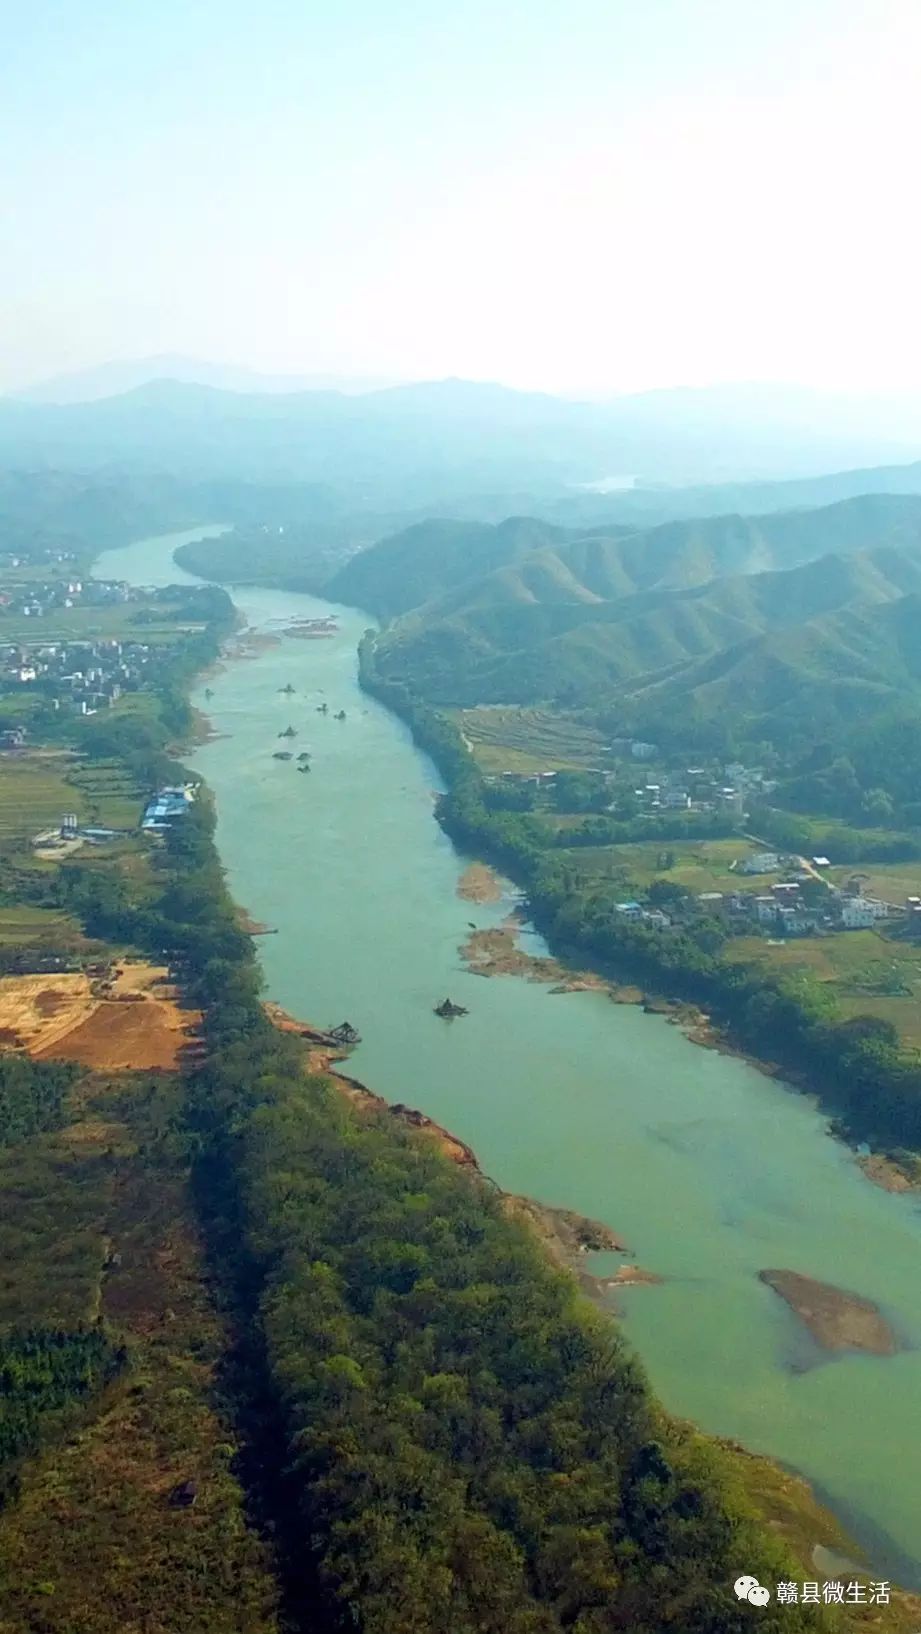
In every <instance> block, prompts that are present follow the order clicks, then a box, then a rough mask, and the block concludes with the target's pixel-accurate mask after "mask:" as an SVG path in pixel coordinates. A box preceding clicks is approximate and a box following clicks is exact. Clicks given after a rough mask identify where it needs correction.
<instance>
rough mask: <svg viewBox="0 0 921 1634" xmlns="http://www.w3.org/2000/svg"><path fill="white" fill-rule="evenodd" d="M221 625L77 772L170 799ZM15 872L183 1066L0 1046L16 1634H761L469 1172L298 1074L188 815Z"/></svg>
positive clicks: (783, 1568)
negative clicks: (97, 959)
mask: <svg viewBox="0 0 921 1634" xmlns="http://www.w3.org/2000/svg"><path fill="white" fill-rule="evenodd" d="M229 620H230V606H229V603H227V602H226V600H225V599H224V598H222V597H220V596H219V595H217V596H213V598H212V601H211V605H210V615H209V622H208V626H207V629H206V630H205V631H204V632H201V633H199V634H198V635H194V636H192V637H190V638H189V639H188V641H187V642H186V643H185V644H180V647H179V649H178V650H177V651H176V653H174V654H173V657H174V659H175V662H170V661H168V660H166V659H165V660H164V664H163V669H162V673H161V676H160V679H159V682H158V684H157V686H156V688H155V690H154V692H153V693H152V694H151V695H150V707H149V708H147V709H145V710H144V711H143V712H142V713H141V714H140V715H139V714H138V712H137V711H134V710H127V709H126V710H121V709H118V708H116V709H115V710H112V711H110V712H108V713H107V714H106V715H105V716H102V717H99V718H94V719H93V720H91V721H89V722H87V723H85V724H84V725H81V726H80V728H79V738H78V742H79V745H80V747H81V748H82V750H83V751H84V752H85V753H86V754H88V755H89V756H90V757H91V758H92V757H93V756H98V757H99V758H100V759H104V760H106V761H112V760H116V761H117V762H118V763H119V764H120V765H121V766H122V767H123V768H124V770H125V773H126V775H127V776H128V777H129V778H130V779H131V780H132V783H133V784H137V785H141V786H143V785H145V784H148V783H149V782H150V780H151V779H158V778H160V777H161V776H163V775H165V773H166V772H167V771H168V772H169V774H170V775H171V776H175V774H176V768H175V763H174V762H172V761H171V760H170V758H169V756H168V754H167V749H168V745H169V744H170V743H171V742H174V741H175V740H176V738H177V736H179V735H181V734H182V733H183V732H186V731H188V729H189V725H190V720H189V712H188V705H187V702H186V699H185V694H184V684H185V681H186V679H187V677H188V676H189V675H190V674H191V673H192V671H193V670H194V668H195V667H196V666H199V665H201V664H202V663H205V662H207V661H208V659H209V658H210V657H211V656H213V654H214V652H215V651H216V648H217V643H218V641H219V638H220V636H221V634H222V632H223V631H225V630H226V629H227V628H228V626H229ZM434 729H435V728H434V727H433V730H434ZM439 729H440V728H439ZM11 862H12V865H13V866H12V870H11V875H10V876H9V877H10V878H11V881H12V884H11V889H13V890H19V891H22V892H23V893H25V896H26V897H27V899H28V901H29V902H30V903H32V904H34V905H36V906H37V907H42V906H44V907H46V908H51V907H53V908H55V909H56V910H58V911H64V912H66V913H67V914H68V915H70V916H71V918H72V919H73V920H74V921H78V922H79V924H80V926H81V927H82V931H83V933H84V934H87V935H89V936H90V937H92V938H93V939H94V942H95V944H96V945H97V946H98V945H102V946H103V947H109V948H111V949H114V950H117V951H119V952H120V953H121V954H122V955H124V953H126V952H128V953H130V952H131V951H132V950H137V951H140V952H144V953H147V954H156V956H157V957H158V958H160V959H166V960H167V961H168V962H169V964H170V965H171V967H172V969H173V970H174V971H175V972H176V974H177V976H178V977H179V979H180V980H181V983H182V986H183V988H184V991H185V994H186V997H187V999H188V1001H189V1002H190V1003H191V1004H193V1005H195V1006H196V1007H197V1008H198V1009H200V1010H201V1013H202V1015H203V1038H202V1046H203V1047H202V1049H201V1051H200V1052H199V1054H198V1056H197V1057H196V1058H195V1059H193V1060H192V1061H191V1062H190V1063H189V1066H188V1069H187V1071H186V1072H185V1073H184V1074H183V1075H182V1076H178V1077H177V1076H175V1075H170V1074H160V1075H153V1076H151V1075H145V1074H131V1073H127V1074H123V1075H116V1076H115V1077H114V1078H113V1077H109V1078H106V1077H105V1076H104V1075H99V1074H77V1073H74V1072H72V1071H70V1070H69V1069H66V1068H61V1067H58V1066H53V1065H51V1064H43V1063H32V1064H28V1063H26V1062H25V1061H24V1059H23V1058H21V1057H18V1056H16V1057H12V1058H10V1057H6V1056H5V1057H3V1073H4V1076H3V1104H4V1107H5V1109H6V1110H5V1114H4V1115H5V1132H6V1137H7V1139H8V1140H9V1142H10V1144H9V1145H8V1146H7V1148H6V1156H7V1158H8V1160H9V1161H8V1162H7V1163H4V1164H2V1165H0V1190H2V1194H3V1196H4V1201H5V1203H6V1204H8V1205H9V1207H8V1208H5V1209H4V1211H3V1212H4V1217H5V1220H4V1224H3V1226H2V1228H0V1246H2V1248H3V1258H4V1264H5V1265H7V1266H9V1267H10V1269H9V1270H8V1271H7V1273H6V1276H5V1281H4V1283H3V1285H2V1287H0V1377H2V1378H3V1379H4V1381H6V1385H7V1395H8V1399H9V1402H10V1406H9V1408H8V1410H7V1417H6V1418H5V1420H4V1421H3V1422H4V1430H3V1436H2V1440H0V1447H2V1454H3V1479H4V1483H5V1489H6V1494H7V1502H6V1506H5V1508H4V1509H3V1511H2V1513H0V1583H2V1585H3V1610H2V1612H0V1629H2V1630H3V1634H21V1631H24V1630H25V1629H27V1628H28V1629H30V1630H34V1629H41V1630H43V1631H44V1634H65V1631H70V1630H73V1629H75V1628H77V1627H79V1628H80V1629H81V1631H88V1634H96V1631H98V1634H102V1631H104V1630H106V1629H108V1628H111V1627H112V1626H113V1619H115V1620H117V1623H118V1626H130V1625H131V1624H132V1623H133V1622H137V1623H139V1624H143V1626H145V1627H146V1628H147V1629H150V1630H159V1629H164V1630H165V1629H166V1628H169V1630H170V1634H176V1631H177V1630H193V1629H196V1630H199V1629H200V1630H205V1629H208V1628H215V1629H217V1628H219V1627H226V1626H228V1624H230V1623H232V1624H233V1626H236V1627H239V1628H241V1629H245V1630H246V1631H247V1634H270V1631H272V1630H274V1629H275V1628H276V1627H278V1626H287V1627H297V1628H305V1629H337V1628H345V1627H355V1626H358V1627H360V1628H362V1629H364V1630H366V1631H367V1634H425V1631H426V1630H431V1631H432V1634H443V1631H446V1630H448V1629H450V1630H451V1631H452V1634H456V1631H464V1630H469V1631H470V1634H475V1631H481V1630H482V1631H485V1630H495V1631H496V1634H498V1631H499V1630H503V1631H505V1630H517V1631H519V1634H525V1631H527V1634H553V1631H554V1630H563V1629H567V1630H573V1631H575V1634H602V1631H604V1630H606V1629H612V1630H613V1629H617V1628H624V1627H629V1628H630V1629H632V1630H636V1631H638V1634H641V1631H643V1630H649V1631H650V1634H652V1631H653V1630H659V1629H663V1628H675V1629H689V1628H694V1629H695V1630H700V1631H703V1634H706V1631H708V1630H709V1631H712V1634H733V1631H735V1630H740V1631H741V1630H742V1629H743V1628H747V1626H748V1621H749V1619H750V1616H751V1612H750V1608H748V1607H747V1606H743V1605H740V1603H739V1602H738V1601H737V1600H736V1599H735V1597H734V1595H733V1593H732V1589H731V1584H732V1582H733V1580H734V1579H735V1577H736V1576H738V1575H739V1573H740V1572H742V1571H745V1572H754V1573H756V1574H759V1575H760V1576H761V1577H762V1579H763V1580H764V1581H767V1582H773V1581H776V1580H777V1579H779V1578H784V1577H791V1576H793V1577H795V1576H796V1575H797V1568H796V1566H795V1565H794V1564H793V1562H792V1560H791V1559H790V1558H789V1557H788V1556H787V1554H786V1552H785V1549H784V1547H783V1546H782V1545H781V1544H780V1543H779V1542H778V1541H777V1540H776V1538H775V1537H774V1536H773V1535H772V1533H771V1530H770V1529H769V1528H768V1527H766V1526H765V1525H764V1522H763V1519H762V1517H761V1516H760V1515H759V1513H758V1510H757V1507H756V1506H755V1505H754V1504H753V1503H752V1501H751V1499H750V1498H749V1497H748V1495H747V1493H746V1491H745V1490H744V1483H743V1482H742V1480H741V1478H740V1475H739V1470H738V1466H737V1464H736V1462H735V1461H734V1460H733V1459H732V1458H731V1457H730V1456H729V1455H728V1454H726V1453H725V1452H724V1451H723V1450H721V1449H720V1448H718V1447H717V1446H716V1445H714V1444H713V1443H710V1442H707V1441H706V1440H705V1439H704V1438H702V1437H700V1436H698V1435H697V1434H696V1433H695V1432H694V1431H693V1430H691V1429H690V1428H688V1427H684V1426H681V1425H678V1424H675V1423H673V1422H670V1421H669V1420H668V1419H667V1418H666V1417H665V1416H664V1415H663V1414H662V1413H661V1411H660V1409H659V1408H658V1407H657V1405H656V1404H655V1402H654V1401H653V1400H652V1399H651V1397H650V1393H649V1390H648V1387H647V1385H646V1383H645V1380H644V1378H643V1375H642V1372H641V1370H640V1369H639V1368H638V1366H637V1363H636V1361H635V1359H634V1358H633V1357H632V1355H631V1354H630V1352H629V1350H628V1348H627V1347H626V1346H625V1345H624V1344H623V1342H622V1341H621V1339H620V1338H619V1336H618V1334H617V1331H616V1328H614V1327H613V1326H612V1324H611V1323H610V1321H609V1320H608V1319H607V1318H606V1317H603V1316H602V1315H601V1314H599V1313H596V1312H595V1311H594V1310H593V1309H592V1308H591V1307H590V1306H588V1305H587V1304H586V1303H585V1302H584V1301H583V1300H582V1298H581V1296H580V1295H579V1293H578V1291H577V1288H576V1286H575V1284H574V1282H573V1280H572V1279H571V1278H570V1277H569V1276H567V1275H566V1274H565V1273H562V1272H560V1271H559V1270H558V1269H556V1268H555V1267H553V1266H552V1265H550V1264H549V1263H548V1262H547V1261H546V1260H545V1259H544V1257H543V1255H542V1253H541V1251H540V1249H539V1247H538V1246H537V1244H536V1243H535V1241H534V1240H533V1239H532V1238H531V1236H530V1235H529V1234H528V1232H527V1231H526V1229H525V1228H524V1227H523V1226H521V1225H519V1224H516V1223H515V1222H513V1221H511V1220H510V1219H508V1218H507V1217H506V1216H505V1215H504V1213H503V1212H502V1210H501V1208H500V1205H499V1203H498V1201H497V1200H496V1199H495V1198H494V1197H493V1196H492V1195H491V1194H490V1193H489V1191H488V1190H487V1188H486V1187H485V1186H484V1185H483V1183H481V1182H480V1181H478V1180H477V1179H476V1178H475V1177H471V1176H470V1175H468V1174H466V1173H462V1172H460V1171H459V1170H457V1169H456V1168H455V1167H453V1166H452V1165H451V1164H450V1163H449V1162H448V1161H447V1160H446V1159H444V1158H442V1157H441V1156H440V1155H439V1154H438V1153H437V1152H435V1151H433V1150H432V1149H431V1148H430V1146H428V1145H426V1144H424V1143H420V1142H419V1140H418V1139H417V1138H414V1137H413V1136H412V1134H410V1133H409V1132H406V1131H404V1130H402V1129H400V1128H397V1127H394V1124H393V1121H392V1120H390V1119H388V1118H386V1117H385V1116H383V1115H380V1116H375V1115H367V1114H365V1115H362V1116H358V1115H357V1114H356V1113H355V1112H354V1111H353V1110H351V1109H350V1108H349V1107H348V1106H347V1105H346V1104H345V1103H344V1102H343V1100H342V1098H341V1097H340V1095H339V1093H338V1092H337V1090H336V1089H335V1087H334V1086H333V1084H331V1083H330V1082H329V1081H327V1080H324V1079H322V1078H316V1077H313V1076H308V1075H307V1074H306V1073H305V1071H304V1059H303V1054H302V1046H301V1045H300V1044H299V1042H298V1041H297V1040H295V1039H293V1038H291V1037H290V1036H288V1035H284V1034H282V1033H280V1032H279V1031H278V1030H277V1029H276V1028H274V1027H273V1026H272V1025H271V1024H270V1022H269V1021H268V1019H267V1017H266V1015H265V1012H264V1009H263V1006H262V1003H261V999H260V982H259V975H258V967H257V964H256V960H255V955H254V952H253V944H252V940H251V938H250V936H249V935H248V934H247V933H246V932H245V931H244V930H243V929H242V928H241V925H240V922H239V916H238V914H237V912H236V909H235V907H234V905H233V903H232V902H231V901H230V899H229V897H228V894H227V891H226V888H225V885H224V881H223V876H222V872H221V869H220V866H219V863H218V859H217V856H216V852H215V848H214V842H213V813H212V811H211V809H210V806H209V803H208V801H207V799H206V798H202V799H200V800H199V801H198V802H196V804H195V805H194V806H193V808H192V810H191V812H190V813H189V814H188V815H187V816H186V817H185V818H184V819H182V820H181V821H176V822H175V823H174V824H173V825H172V827H171V829H170V830H169V832H168V833H167V835H166V836H165V841H164V843H163V845H162V846H160V847H157V848H156V849H154V850H150V849H147V848H145V847H144V846H143V845H142V843H141V842H140V841H137V842H136V843H135V842H130V843H128V844H126V845H125V846H123V847H118V846H117V847H116V848H115V849H114V851H113V853H112V854H111V856H108V857H107V856H106V855H105V854H104V853H100V854H99V855H97V856H94V857H92V858H90V859H88V860H81V859H80V858H79V857H74V858H70V859H68V860H67V861H65V862H62V863H60V864H55V865H45V866H43V867H42V868H38V869H37V868H35V867H34V866H32V865H30V864H29V863H28V862H26V861H24V860H23V858H22V856H21V855H19V854H18V853H15V851H14V853H13V854H12V856H11ZM199 1236H200V1237H201V1240H199ZM203 1256H206V1260H207V1265H208V1267H209V1268H210V1269H209V1271H208V1273H207V1274H206V1272H205V1259H204V1258H203ZM244 1491H245V1493H246V1495H247V1502H248V1504H249V1506H250V1510H251V1514H252V1517H253V1520H255V1521H258V1522H259V1524H260V1526H261V1528H262V1530H263V1533H264V1536H265V1538H267V1539H269V1540H270V1542H268V1543H267V1542H264V1541H263V1540H262V1539H260V1537H259V1536H258V1535H257V1532H256V1531H254V1530H253V1524H252V1522H249V1523H248V1521H247V1511H246V1508H245V1507H244ZM62 1522H63V1524H62ZM759 1615H760V1619H761V1622H762V1623H763V1625H764V1626H765V1627H767V1628H777V1629H778V1630H779V1629H780V1628H781V1627H783V1628H784V1629H790V1628H810V1627H821V1626H828V1627H832V1628H833V1627H835V1626H839V1625H840V1626H848V1623H847V1618H848V1617H849V1616H850V1613H848V1612H845V1611H842V1612H838V1611H836V1610H835V1609H834V1608H832V1609H829V1610H827V1611H826V1610H825V1609H814V1608H811V1607H809V1606H802V1607H783V1608H778V1609H776V1610H775V1609H774V1608H769V1609H767V1610H765V1611H763V1612H761V1613H759ZM279 1618H280V1619H281V1625H279ZM893 1626H895V1625H893Z"/></svg>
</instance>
